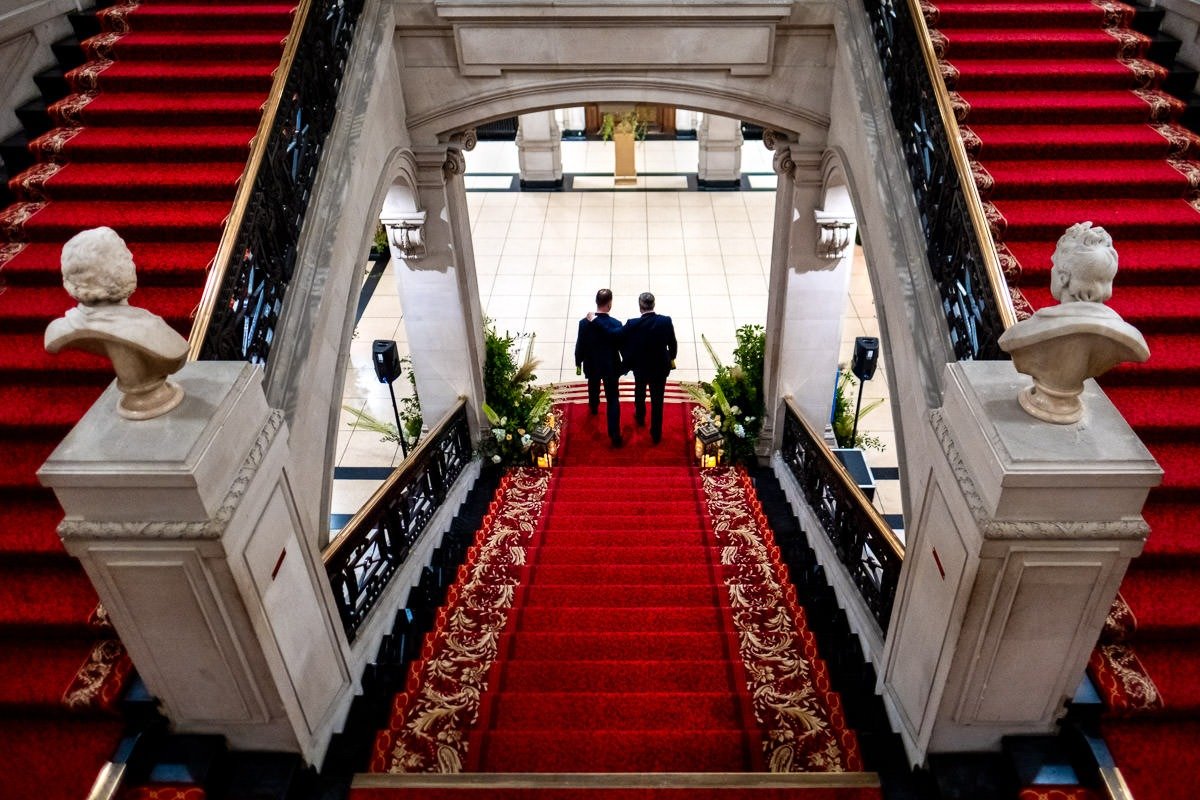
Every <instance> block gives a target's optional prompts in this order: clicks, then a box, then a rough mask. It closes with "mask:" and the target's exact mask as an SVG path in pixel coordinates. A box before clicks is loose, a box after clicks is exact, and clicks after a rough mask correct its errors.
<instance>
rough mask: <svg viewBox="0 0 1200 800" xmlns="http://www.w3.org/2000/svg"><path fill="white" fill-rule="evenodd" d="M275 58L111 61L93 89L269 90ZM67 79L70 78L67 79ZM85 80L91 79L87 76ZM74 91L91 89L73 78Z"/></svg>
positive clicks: (98, 76) (134, 90)
mask: <svg viewBox="0 0 1200 800" xmlns="http://www.w3.org/2000/svg"><path fill="white" fill-rule="evenodd" d="M278 66H279V61H278V59H264V60H260V61H236V62H225V63H223V62H217V63H211V64H210V63H194V62H189V63H182V64H180V63H177V62H175V61H138V62H132V63H127V62H124V61H114V62H113V63H112V65H111V66H109V67H107V68H106V69H105V70H104V71H103V72H101V73H100V74H99V75H96V76H95V77H94V81H95V85H96V88H99V89H100V90H101V91H106V92H109V91H111V92H211V91H214V90H216V89H217V88H219V89H220V90H221V91H226V92H229V91H252V92H259V93H260V94H265V93H266V92H268V91H269V90H270V88H271V81H272V80H273V75H272V73H273V72H274V70H275V68H276V67H278ZM69 77H70V76H69ZM88 80H89V81H90V80H93V78H91V77H90V76H89V78H88ZM74 88H75V91H77V92H79V91H86V90H87V89H89V88H91V87H90V86H87V85H84V83H82V82H80V81H79V79H78V78H77V79H76V83H75V87H74Z"/></svg>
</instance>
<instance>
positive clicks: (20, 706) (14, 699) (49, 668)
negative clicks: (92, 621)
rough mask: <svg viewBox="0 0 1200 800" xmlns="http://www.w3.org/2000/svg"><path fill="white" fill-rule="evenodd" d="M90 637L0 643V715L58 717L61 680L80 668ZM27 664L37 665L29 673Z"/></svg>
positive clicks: (91, 636) (61, 690)
mask: <svg viewBox="0 0 1200 800" xmlns="http://www.w3.org/2000/svg"><path fill="white" fill-rule="evenodd" d="M94 639H95V637H94V636H93V635H81V636H63V637H59V638H55V639H33V638H26V639H21V640H20V643H19V644H18V643H17V642H15V641H4V640H0V714H5V715H7V714H12V713H14V712H16V713H21V712H29V713H41V714H43V715H46V716H61V715H64V714H65V713H66V709H64V708H63V706H62V696H63V692H64V691H65V690H66V688H67V685H66V684H65V683H63V682H62V680H61V676H63V675H73V674H75V673H76V672H77V671H78V670H79V668H80V667H82V666H83V664H84V658H83V654H86V653H88V652H89V651H90V650H91V648H92V643H93V641H94ZM30 664H37V665H39V669H36V670H31V669H30V668H29V665H30Z"/></svg>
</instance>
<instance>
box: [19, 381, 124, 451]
mask: <svg viewBox="0 0 1200 800" xmlns="http://www.w3.org/2000/svg"><path fill="white" fill-rule="evenodd" d="M99 396H100V391H99V388H98V387H94V386H84V387H62V386H53V385H49V386H47V385H42V386H38V385H30V384H27V383H22V384H19V385H0V431H4V433H5V435H8V434H9V433H18V434H20V433H23V434H25V435H29V436H35V435H53V436H55V437H56V438H59V439H61V438H62V436H63V434H65V433H66V431H68V430H70V429H71V428H72V427H73V426H74V425H75V423H77V422H78V421H79V418H80V417H82V416H83V415H84V413H85V412H86V411H87V410H88V409H89V408H91V407H92V404H93V403H95V402H96V398H97V397H99ZM38 428H46V429H49V431H48V432H47V431H38V430H35V429H38ZM6 429H7V430H6Z"/></svg>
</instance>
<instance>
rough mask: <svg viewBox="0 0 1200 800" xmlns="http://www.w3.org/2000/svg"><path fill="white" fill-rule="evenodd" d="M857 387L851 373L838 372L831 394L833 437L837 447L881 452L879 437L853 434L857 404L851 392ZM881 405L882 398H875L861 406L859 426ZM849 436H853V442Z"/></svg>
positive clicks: (844, 370)
mask: <svg viewBox="0 0 1200 800" xmlns="http://www.w3.org/2000/svg"><path fill="white" fill-rule="evenodd" d="M857 385H858V379H857V378H855V377H854V373H853V372H851V371H850V370H848V369H844V368H843V369H842V370H841V372H839V374H838V382H837V387H836V388H835V389H834V393H833V436H834V438H835V439H837V443H838V447H858V448H861V449H863V450H879V451H880V452H882V451H883V449H884V444H883V442H881V441H880V440H879V437H877V436H868V435H867V434H865V433H862V432H858V433H855V430H854V427H855V426H854V419H855V416H854V405H855V403H857V402H858V395H857V393H856V392H854V391H853V390H854V387H855V386H857ZM881 405H883V398H876V399H874V400H872V401H870V402H869V403H867V404H866V405H865V406H863V407H862V408H861V409H860V410H859V412H858V421H859V424H860V425H861V424H862V418H863V417H865V416H866V415H867V414H870V413H871V412H872V411H874V410H875V409H877V408H879V406H881ZM851 435H853V436H854V438H853V440H851V438H850V437H851Z"/></svg>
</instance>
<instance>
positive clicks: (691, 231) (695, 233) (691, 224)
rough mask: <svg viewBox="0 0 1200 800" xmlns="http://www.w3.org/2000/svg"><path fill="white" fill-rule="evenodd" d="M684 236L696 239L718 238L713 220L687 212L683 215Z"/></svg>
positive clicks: (686, 238)
mask: <svg viewBox="0 0 1200 800" xmlns="http://www.w3.org/2000/svg"><path fill="white" fill-rule="evenodd" d="M683 238H684V239H685V240H695V239H711V240H716V239H717V230H716V226H715V225H714V224H712V223H711V222H708V221H705V220H703V219H698V218H697V215H695V214H691V213H685V214H684V216H683Z"/></svg>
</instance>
